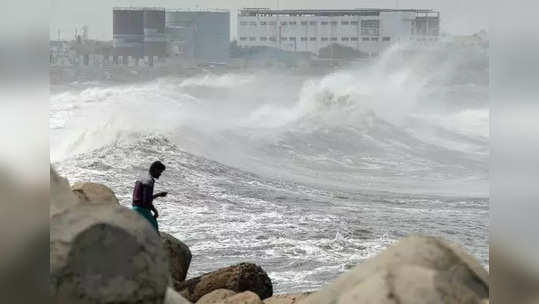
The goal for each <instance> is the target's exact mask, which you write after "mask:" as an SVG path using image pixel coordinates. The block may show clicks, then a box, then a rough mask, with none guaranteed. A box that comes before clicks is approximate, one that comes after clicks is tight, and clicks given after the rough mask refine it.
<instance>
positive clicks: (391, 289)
mask: <svg viewBox="0 0 539 304" xmlns="http://www.w3.org/2000/svg"><path fill="white" fill-rule="evenodd" d="M488 296H489V285H488V272H487V271H486V270H485V269H484V268H483V267H482V266H481V265H480V264H479V262H477V261H476V260H475V259H474V258H473V257H471V256H470V255H469V254H467V253H466V252H465V251H464V250H463V249H461V248H459V247H456V246H455V245H453V244H450V243H447V242H445V241H442V240H440V239H437V238H434V237H422V236H412V237H408V238H406V239H403V240H401V241H400V242H399V243H397V244H396V245H394V246H392V247H390V248H389V249H387V250H385V251H384V252H382V253H381V254H379V255H378V256H376V257H375V258H372V259H370V260H368V261H366V262H364V263H362V264H359V265H358V266H356V267H355V268H353V269H352V270H350V271H348V272H346V273H344V274H343V275H341V276H340V277H338V278H337V279H336V280H335V281H334V282H333V283H331V284H330V285H328V286H326V287H324V288H322V289H321V290H320V291H318V292H316V293H314V294H312V295H310V296H309V297H307V298H305V299H304V300H302V301H300V303H302V304H307V303H308V304H314V303H316V304H329V303H338V304H349V303H418V304H421V303H480V301H481V299H484V298H488Z"/></svg>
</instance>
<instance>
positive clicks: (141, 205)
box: [133, 161, 167, 232]
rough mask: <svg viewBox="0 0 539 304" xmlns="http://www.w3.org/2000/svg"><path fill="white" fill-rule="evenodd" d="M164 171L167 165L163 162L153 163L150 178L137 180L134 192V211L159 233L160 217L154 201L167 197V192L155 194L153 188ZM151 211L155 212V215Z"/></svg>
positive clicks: (149, 173)
mask: <svg viewBox="0 0 539 304" xmlns="http://www.w3.org/2000/svg"><path fill="white" fill-rule="evenodd" d="M163 171H165V165H163V163H162V162H160V161H155V162H153V163H152V165H151V166H150V171H149V172H148V176H146V177H144V178H142V179H140V180H137V181H136V182H135V189H134V190H133V210H135V211H136V212H138V213H139V214H140V215H142V216H143V217H144V218H145V219H147V220H148V221H149V222H150V224H152V226H153V227H154V228H155V230H156V231H158V232H159V226H158V225H157V217H158V216H159V213H158V212H157V209H155V207H154V205H153V200H154V199H155V198H158V197H165V196H167V192H159V193H157V194H153V186H154V184H155V180H156V179H159V177H160V176H161V173H163ZM151 211H153V215H152V213H151Z"/></svg>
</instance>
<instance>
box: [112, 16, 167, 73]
mask: <svg viewBox="0 0 539 304" xmlns="http://www.w3.org/2000/svg"><path fill="white" fill-rule="evenodd" d="M112 23H113V47H114V62H115V63H119V60H120V61H121V63H123V64H129V61H130V60H131V61H132V60H135V61H136V63H138V61H139V60H140V59H143V58H144V59H145V60H147V62H148V64H150V65H153V62H154V59H155V58H156V57H157V58H159V57H164V56H165V55H166V48H167V45H166V39H165V9H163V8H114V9H113V22H112Z"/></svg>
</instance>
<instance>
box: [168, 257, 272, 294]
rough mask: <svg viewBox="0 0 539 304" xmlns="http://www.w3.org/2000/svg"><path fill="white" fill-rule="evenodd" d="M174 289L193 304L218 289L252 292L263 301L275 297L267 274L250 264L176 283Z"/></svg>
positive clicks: (242, 264)
mask: <svg viewBox="0 0 539 304" xmlns="http://www.w3.org/2000/svg"><path fill="white" fill-rule="evenodd" d="M174 289H176V290H177V291H178V292H179V293H180V294H181V295H182V296H183V297H184V298H186V299H187V300H189V301H191V302H193V303H194V302H196V301H198V300H199V299H200V298H201V297H202V296H203V295H206V294H208V293H210V292H212V291H214V290H216V289H229V290H232V291H234V292H243V291H252V292H254V293H256V294H257V295H258V296H259V297H260V298H261V299H265V298H269V297H271V296H272V295H273V285H272V284H271V280H270V278H269V277H268V275H267V274H266V272H265V271H264V270H263V269H262V268H261V267H260V266H257V265H255V264H250V263H241V264H238V265H234V266H230V267H226V268H222V269H219V270H217V271H214V272H210V273H206V274H204V275H202V276H200V277H197V278H193V279H189V280H187V281H184V282H174Z"/></svg>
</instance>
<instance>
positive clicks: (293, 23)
mask: <svg viewBox="0 0 539 304" xmlns="http://www.w3.org/2000/svg"><path fill="white" fill-rule="evenodd" d="M288 24H290V25H296V21H290V22H289V23H288Z"/></svg>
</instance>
